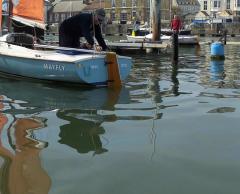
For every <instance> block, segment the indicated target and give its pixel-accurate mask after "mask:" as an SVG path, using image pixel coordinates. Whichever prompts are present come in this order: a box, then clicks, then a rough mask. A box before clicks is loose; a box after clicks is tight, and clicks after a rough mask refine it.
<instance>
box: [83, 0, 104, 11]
mask: <svg viewBox="0 0 240 194" xmlns="http://www.w3.org/2000/svg"><path fill="white" fill-rule="evenodd" d="M103 6H104V0H94V1H93V2H91V4H89V5H87V6H86V7H85V8H84V10H85V11H93V10H96V9H99V8H103Z"/></svg>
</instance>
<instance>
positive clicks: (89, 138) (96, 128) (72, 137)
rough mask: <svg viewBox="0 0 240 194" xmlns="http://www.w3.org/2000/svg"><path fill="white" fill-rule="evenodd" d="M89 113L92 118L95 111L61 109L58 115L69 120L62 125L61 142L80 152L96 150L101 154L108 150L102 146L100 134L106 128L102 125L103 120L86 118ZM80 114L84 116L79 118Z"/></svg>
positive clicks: (96, 152)
mask: <svg viewBox="0 0 240 194" xmlns="http://www.w3.org/2000/svg"><path fill="white" fill-rule="evenodd" d="M87 114H89V115H90V116H91V118H93V117H94V113H93V111H91V112H89V111H81V110H68V111H59V112H58V113H57V116H58V117H59V118H61V119H64V120H66V121H69V124H66V125H63V126H61V127H60V134H59V136H60V138H61V139H60V140H59V142H60V143H62V144H66V145H68V146H70V147H72V148H74V149H76V150H77V151H78V152H79V153H88V152H90V151H94V154H101V153H103V152H106V151H107V149H105V148H103V147H102V142H101V139H100V135H101V134H104V133H105V130H104V128H103V127H101V126H100V125H101V122H99V121H94V120H91V119H88V118H86V117H85V118H84V116H86V115H87ZM91 114H92V115H91ZM95 114H96V111H95ZM79 116H80V117H81V116H82V118H78V117H79Z"/></svg>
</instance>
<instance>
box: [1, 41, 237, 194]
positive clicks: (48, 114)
mask: <svg viewBox="0 0 240 194" xmlns="http://www.w3.org/2000/svg"><path fill="white" fill-rule="evenodd" d="M235 40H236V41H237V40H238V38H235ZM203 41H206V40H203ZM238 41H239V40H238ZM224 47H225V48H224V51H225V60H224V61H214V60H211V57H210V44H202V45H200V46H190V47H189V46H188V47H180V48H179V62H178V64H172V62H171V54H169V53H160V54H158V55H157V54H138V53H136V54H131V57H133V60H134V66H133V68H132V71H131V73H130V75H129V77H128V79H127V80H126V82H125V84H124V86H123V87H122V88H121V89H120V90H112V89H108V88H82V87H76V86H74V87H72V86H70V85H61V84H51V83H41V82H35V81H33V80H22V79H13V78H9V77H3V76H1V77H0V110H1V111H0V135H1V139H0V180H1V181H0V182H1V184H0V193H2V194H26V193H39V194H47V193H49V194H157V193H162V194H183V193H184V194H193V193H194V194H203V193H204V194H213V193H217V194H226V193H229V194H238V193H239V182H238V181H239V179H240V154H239V150H240V141H239V138H240V128H239V126H240V119H239V115H240V101H239V100H240V90H239V88H240V76H239V72H240V66H239V60H240V57H239V56H240V47H239V46H238V45H225V46H224Z"/></svg>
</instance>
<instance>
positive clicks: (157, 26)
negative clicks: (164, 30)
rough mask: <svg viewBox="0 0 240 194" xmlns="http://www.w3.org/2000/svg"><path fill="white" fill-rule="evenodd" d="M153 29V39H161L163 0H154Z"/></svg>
mask: <svg viewBox="0 0 240 194" xmlns="http://www.w3.org/2000/svg"><path fill="white" fill-rule="evenodd" d="M151 6H152V7H151V8H152V13H153V15H152V31H153V36H152V40H153V41H159V40H160V32H161V11H160V10H161V0H152V5H151Z"/></svg>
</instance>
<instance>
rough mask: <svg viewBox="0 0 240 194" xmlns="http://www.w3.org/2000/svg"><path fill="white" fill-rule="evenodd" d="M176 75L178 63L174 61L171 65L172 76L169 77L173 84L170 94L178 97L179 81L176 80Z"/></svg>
mask: <svg viewBox="0 0 240 194" xmlns="http://www.w3.org/2000/svg"><path fill="white" fill-rule="evenodd" d="M177 75H178V62H177V61H175V62H173V63H172V75H171V79H172V83H173V87H172V92H173V94H174V95H175V96H178V95H179V91H178V90H179V81H178V78H177Z"/></svg>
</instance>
